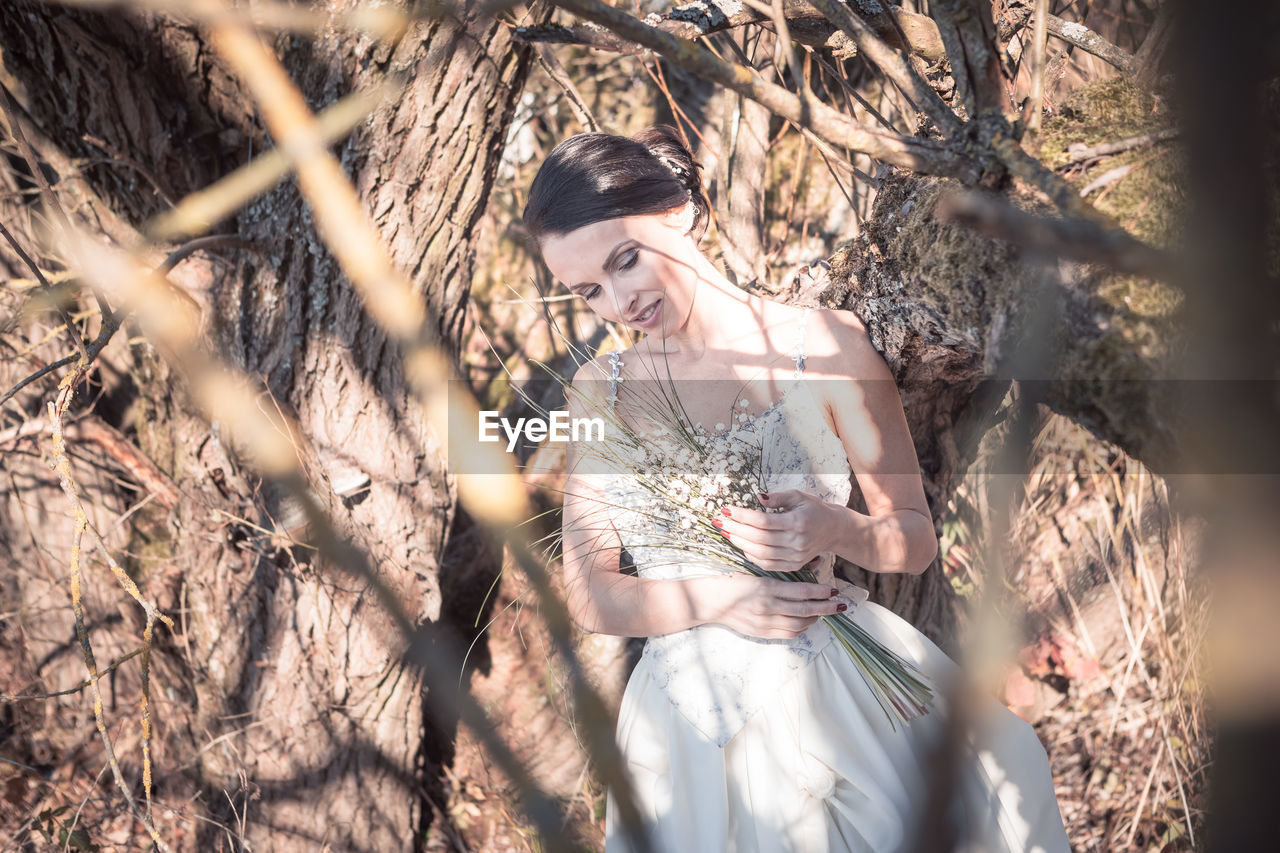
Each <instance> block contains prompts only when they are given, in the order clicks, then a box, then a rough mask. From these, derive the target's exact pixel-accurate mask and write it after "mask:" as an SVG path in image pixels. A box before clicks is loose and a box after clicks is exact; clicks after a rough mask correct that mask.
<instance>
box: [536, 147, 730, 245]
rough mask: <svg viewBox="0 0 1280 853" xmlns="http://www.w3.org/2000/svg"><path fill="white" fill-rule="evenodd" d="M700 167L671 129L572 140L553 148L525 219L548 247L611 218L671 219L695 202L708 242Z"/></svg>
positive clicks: (697, 231)
mask: <svg viewBox="0 0 1280 853" xmlns="http://www.w3.org/2000/svg"><path fill="white" fill-rule="evenodd" d="M659 157H662V158H665V160H666V161H667V162H666V163H664V162H663V160H661V159H659ZM668 164H669V165H668ZM700 168H702V166H701V164H700V163H696V162H694V159H693V155H692V154H691V153H690V152H689V149H688V148H686V147H685V145H684V142H682V141H681V139H680V134H679V132H678V131H677V130H676V129H675V128H674V127H672V126H671V125H669V124H658V125H653V126H651V127H647V128H645V129H644V130H642V131H640V132H639V133H637V134H636V135H635V136H633V137H630V138H628V137H625V136H615V135H613V134H611V133H579V134H577V135H576V136H571V137H569V138H568V139H566V140H564V141H563V142H561V143H560V144H559V145H557V146H556V147H555V148H554V149H552V151H551V153H550V154H549V155H547V159H546V160H544V161H543V163H542V166H541V167H539V169H538V174H537V175H535V176H534V178H533V183H532V184H530V185H529V201H528V203H527V204H526V205H525V208H524V213H523V214H522V215H521V221H522V222H523V223H524V228H525V233H526V236H527V238H528V239H529V240H530V241H531V242H532V244H533V248H535V249H540V248H541V245H542V240H543V238H545V237H547V236H550V235H560V234H567V233H569V232H570V231H573V230H574V229H575V228H581V227H582V226H584V225H590V224H592V223H594V222H602V221H604V220H606V219H617V218H619V217H623V216H643V215H646V214H651V213H663V212H666V211H668V210H671V209H672V208H676V207H680V206H682V205H683V204H685V203H686V202H687V201H689V199H691V198H692V199H693V202H694V204H696V205H697V207H698V212H697V214H696V215H695V217H694V220H693V231H694V235H695V238H701V236H702V234H703V233H704V232H705V231H706V227H707V206H708V205H707V198H706V193H705V192H704V190H703V187H702V177H701V176H700V175H699V174H698V169H700Z"/></svg>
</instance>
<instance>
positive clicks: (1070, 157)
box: [1060, 127, 1182, 168]
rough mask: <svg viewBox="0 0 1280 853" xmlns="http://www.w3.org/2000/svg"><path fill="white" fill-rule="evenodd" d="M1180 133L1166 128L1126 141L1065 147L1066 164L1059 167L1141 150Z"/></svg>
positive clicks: (1174, 128) (1171, 128) (1176, 129)
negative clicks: (1145, 146)
mask: <svg viewBox="0 0 1280 853" xmlns="http://www.w3.org/2000/svg"><path fill="white" fill-rule="evenodd" d="M1181 132H1182V131H1181V130H1179V129H1178V128H1176V127H1166V128H1165V129H1164V130H1156V131H1153V132H1151V133H1143V134H1140V135H1138V136H1130V137H1128V138H1127V139H1118V140H1116V141H1115V142H1102V143H1099V144H1098V145H1089V146H1080V147H1075V145H1070V146H1067V159H1066V162H1065V163H1062V164H1061V165H1062V166H1070V165H1072V164H1074V163H1083V162H1084V161H1085V160H1092V159H1094V158H1095V157H1105V156H1107V155H1108V154H1119V153H1121V152H1122V151H1130V150H1132V149H1134V148H1141V147H1142V146H1144V145H1155V144H1156V143H1157V142H1164V141H1165V140H1168V139H1174V138H1175V137H1177V136H1178V134H1180V133H1181ZM1060 168H1061V167H1060Z"/></svg>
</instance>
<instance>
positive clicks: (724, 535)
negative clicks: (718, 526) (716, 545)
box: [720, 530, 729, 539]
mask: <svg viewBox="0 0 1280 853" xmlns="http://www.w3.org/2000/svg"><path fill="white" fill-rule="evenodd" d="M720 535H721V536H723V537H724V538H725V539H728V538H729V534H728V533H726V532H725V531H723V530H721V531H720Z"/></svg>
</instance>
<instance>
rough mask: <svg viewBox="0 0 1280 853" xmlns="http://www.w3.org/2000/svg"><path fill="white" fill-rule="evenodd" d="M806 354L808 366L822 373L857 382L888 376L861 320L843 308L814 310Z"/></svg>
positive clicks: (807, 334)
mask: <svg viewBox="0 0 1280 853" xmlns="http://www.w3.org/2000/svg"><path fill="white" fill-rule="evenodd" d="M805 355H806V358H807V363H808V364H812V365H814V366H815V367H817V368H819V370H820V371H821V372H822V373H827V374H830V373H836V374H843V375H846V376H852V377H853V378H854V379H883V378H885V375H886V374H887V373H888V366H887V365H886V364H885V361H884V357H883V356H882V355H881V354H880V351H879V350H877V349H876V348H875V345H874V344H873V343H872V342H871V335H870V334H869V333H868V332H867V327H866V325H865V324H864V323H863V322H862V319H861V318H859V317H858V315H857V314H855V313H854V312H852V311H845V310H843V309H837V308H815V309H814V310H813V314H812V315H811V316H810V321H809V324H808V328H807V329H806V333H805Z"/></svg>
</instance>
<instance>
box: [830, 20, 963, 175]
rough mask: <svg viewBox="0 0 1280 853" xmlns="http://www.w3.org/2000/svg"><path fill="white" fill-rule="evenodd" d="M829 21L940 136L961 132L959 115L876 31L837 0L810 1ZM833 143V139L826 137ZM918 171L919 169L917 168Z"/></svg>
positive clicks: (950, 136) (951, 136)
mask: <svg viewBox="0 0 1280 853" xmlns="http://www.w3.org/2000/svg"><path fill="white" fill-rule="evenodd" d="M812 2H813V5H814V6H816V7H817V8H818V9H819V10H820V11H821V12H822V13H823V14H824V15H826V16H827V18H828V20H830V21H831V22H832V23H834V24H836V25H837V26H838V27H840V29H842V30H844V32H845V33H847V34H848V36H849V37H850V38H852V39H853V40H854V41H855V42H856V43H857V45H858V49H859V50H861V51H862V55H863V56H865V57H866V58H867V59H868V60H870V61H871V62H873V63H874V64H875V65H876V67H877V68H879V69H880V70H881V71H882V72H883V73H884V75H885V76H886V77H888V78H889V79H890V80H892V81H893V83H894V85H896V86H897V87H898V88H899V89H901V90H902V92H903V93H904V94H905V95H906V96H907V97H909V98H911V99H912V100H913V101H914V102H915V104H916V106H917V108H918V109H921V110H923V111H924V113H925V114H926V115H928V116H929V118H931V119H932V120H933V123H934V124H935V125H937V127H938V130H940V131H941V132H942V135H943V136H946V137H949V138H954V137H956V136H957V135H958V134H959V133H960V118H959V117H958V116H957V115H956V114H955V113H954V112H953V111H952V110H951V108H950V107H948V106H947V104H946V102H944V101H943V100H942V98H940V97H939V96H938V93H937V92H935V91H934V90H933V87H932V86H930V85H929V84H928V82H926V81H925V80H924V78H923V77H921V76H920V75H919V74H917V73H916V70H915V69H914V68H912V67H911V65H910V63H908V62H907V61H906V60H905V59H904V58H903V57H902V55H901V54H900V53H898V52H897V51H896V50H894V49H893V48H891V47H889V45H887V44H885V43H884V41H883V40H881V39H880V37H879V36H877V35H876V33H875V32H874V31H873V30H872V29H871V28H870V27H868V26H867V25H866V24H865V23H863V22H862V20H860V19H859V18H858V17H857V16H855V15H854V14H853V13H852V12H850V11H849V9H848V7H847V6H845V5H843V4H841V3H838V2H836V0H812ZM828 141H829V142H835V140H828ZM917 171H918V170H917Z"/></svg>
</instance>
